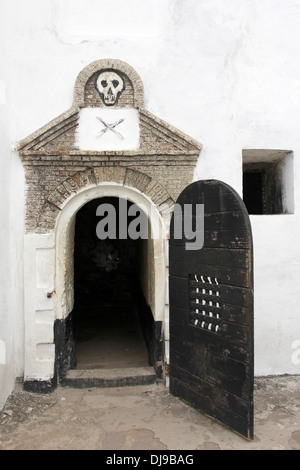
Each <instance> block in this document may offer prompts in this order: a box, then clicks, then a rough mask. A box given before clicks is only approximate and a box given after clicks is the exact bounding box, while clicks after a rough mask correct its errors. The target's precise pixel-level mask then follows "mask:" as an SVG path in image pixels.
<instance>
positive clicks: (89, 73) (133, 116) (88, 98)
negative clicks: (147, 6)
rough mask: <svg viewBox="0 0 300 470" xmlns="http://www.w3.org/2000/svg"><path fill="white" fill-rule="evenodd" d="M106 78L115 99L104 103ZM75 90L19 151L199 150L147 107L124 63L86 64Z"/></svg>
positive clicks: (136, 80) (139, 84) (135, 78)
mask: <svg viewBox="0 0 300 470" xmlns="http://www.w3.org/2000/svg"><path fill="white" fill-rule="evenodd" d="M110 82H111V83H114V84H115V85H116V88H115V89H114V90H113V91H114V92H115V98H113V101H110V102H108V100H111V98H110V96H111V95H108V94H107V96H106V95H105V90H107V88H108V87H109V86H111V87H112V88H113V86H114V85H112V84H111V85H110ZM104 85H105V86H106V88H105V90H104ZM74 90H75V91H74V100H73V106H72V107H71V108H70V109H69V110H68V111H66V112H65V113H63V114H62V115H60V116H58V117H57V118H55V119H54V120H52V121H51V122H49V123H48V124H46V125H45V126H43V127H42V128H41V129H39V130H37V131H36V132H34V133H33V134H31V135H30V136H28V137H27V138H26V139H24V140H22V141H21V142H20V143H19V145H18V150H19V152H20V154H25V155H28V154H42V155H43V154H49V155H51V154H61V153H64V154H70V153H73V152H75V153H77V152H78V153H86V152H88V153H89V152H93V153H102V152H105V153H106V154H108V153H110V152H112V153H114V152H116V151H117V152H122V153H126V154H128V153H133V154H137V153H138V154H139V153H141V154H144V155H147V154H155V153H157V154H173V155H174V154H175V155H176V154H190V153H192V154H199V152H200V151H201V148H202V145H201V144H200V143H198V142H196V141H195V140H194V139H192V138H191V137H189V136H187V135H186V134H184V133H183V132H181V131H180V130H178V129H176V128H175V127H173V126H171V125H170V124H167V123H166V122H165V121H163V120H162V119H160V118H158V117H156V116H155V115H153V114H152V113H150V112H149V111H147V110H146V108H145V106H144V95H143V84H142V81H141V79H140V77H139V76H138V74H137V73H136V72H135V71H134V70H133V69H132V68H131V67H130V66H129V65H128V64H126V63H124V62H121V61H116V60H103V61H97V62H94V63H92V64H90V66H88V67H86V68H85V69H84V70H83V71H82V72H81V73H80V74H79V76H78V78H77V81H76V84H75V89H74ZM103 90H104V91H103ZM101 126H102V127H101Z"/></svg>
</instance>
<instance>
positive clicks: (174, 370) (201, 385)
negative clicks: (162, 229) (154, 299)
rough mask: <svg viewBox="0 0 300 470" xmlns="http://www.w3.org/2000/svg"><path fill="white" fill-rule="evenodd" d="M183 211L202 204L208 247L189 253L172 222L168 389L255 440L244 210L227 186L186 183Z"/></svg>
mask: <svg viewBox="0 0 300 470" xmlns="http://www.w3.org/2000/svg"><path fill="white" fill-rule="evenodd" d="M177 204H178V206H180V207H181V208H182V210H183V209H184V207H185V205H192V208H193V215H192V219H194V220H195V218H196V205H197V204H202V205H204V237H203V242H204V243H203V247H202V248H201V249H198V250H189V249H188V248H189V245H188V244H189V243H190V240H189V237H187V236H185V233H184V231H183V236H182V237H180V238H179V237H177V238H176V236H175V235H176V233H175V232H176V230H175V228H176V216H175V213H174V215H173V218H172V222H171V229H170V246H169V270H170V391H171V392H172V393H173V394H175V395H178V396H179V397H181V398H183V399H184V400H185V401H187V402H188V403H190V404H192V405H193V406H195V407H196V408H198V409H199V410H202V411H203V412H205V413H207V414H208V415H209V416H211V417H213V418H215V419H217V420H219V421H220V422H222V423H224V424H225V425H227V426H229V427H230V428H232V429H234V430H235V431H237V432H239V433H241V434H242V435H244V436H246V437H247V438H249V439H252V438H253V274H252V235H251V227H250V222H249V217H248V213H247V210H246V208H245V206H244V203H243V202H242V200H241V198H240V197H239V196H238V194H237V193H236V192H235V191H234V190H233V189H232V188H231V187H230V186H228V185H227V184H225V183H222V182H219V181H214V180H209V181H198V182H195V183H192V184H191V185H189V186H188V187H187V188H186V189H185V190H184V191H183V192H182V193H181V195H180V196H179V198H178V200H177Z"/></svg>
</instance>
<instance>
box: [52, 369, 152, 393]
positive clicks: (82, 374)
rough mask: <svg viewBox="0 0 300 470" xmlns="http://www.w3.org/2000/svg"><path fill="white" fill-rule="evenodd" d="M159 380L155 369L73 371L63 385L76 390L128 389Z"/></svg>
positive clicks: (67, 375) (70, 371)
mask: <svg viewBox="0 0 300 470" xmlns="http://www.w3.org/2000/svg"><path fill="white" fill-rule="evenodd" d="M156 380H157V376H156V374H155V371H154V368H153V367H132V368H120V369H71V370H69V371H67V374H66V377H65V379H64V380H63V383H62V384H61V385H63V386H69V387H74V388H88V387H102V388H105V387H128V386H134V385H148V384H153V383H155V382H156Z"/></svg>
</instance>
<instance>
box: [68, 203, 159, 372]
mask: <svg viewBox="0 0 300 470" xmlns="http://www.w3.org/2000/svg"><path fill="white" fill-rule="evenodd" d="M126 202H127V206H129V205H130V204H131V203H130V202H129V201H126ZM101 204H110V205H112V206H113V207H114V208H115V213H116V221H118V220H119V198H101V199H95V200H93V201H91V202H89V203H88V204H86V205H85V206H84V207H82V208H81V209H80V211H79V212H78V213H77V216H76V225H75V248H74V295H75V299H74V300H75V302H74V310H73V313H72V324H73V337H74V346H75V348H74V349H75V368H76V369H83V370H87V369H116V368H117V369H119V368H135V367H149V364H150V365H154V364H153V362H154V360H155V359H154V358H153V357H152V355H151V336H152V331H151V330H152V328H153V323H154V322H153V320H150V321H149V318H150V317H152V314H151V312H149V307H148V306H147V303H146V301H145V299H144V296H143V293H142V290H141V287H140V282H139V272H140V269H141V265H142V259H141V257H142V255H141V253H143V251H144V250H143V243H145V242H146V240H141V239H137V240H133V239H130V238H127V239H120V238H119V237H118V233H119V232H118V227H117V237H116V238H113V239H111V238H110V239H109V238H107V239H105V240H100V239H99V238H98V236H97V234H96V226H97V223H98V222H99V217H97V215H96V210H97V208H98V207H99V205H101ZM149 325H150V331H149Z"/></svg>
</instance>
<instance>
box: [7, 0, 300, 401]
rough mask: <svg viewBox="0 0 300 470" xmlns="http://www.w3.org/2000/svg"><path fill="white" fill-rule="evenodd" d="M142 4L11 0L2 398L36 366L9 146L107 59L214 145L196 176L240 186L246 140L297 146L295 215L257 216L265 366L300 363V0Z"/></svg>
mask: <svg viewBox="0 0 300 470" xmlns="http://www.w3.org/2000/svg"><path fill="white" fill-rule="evenodd" d="M130 2H131V7H130V15H128V1H127V0H113V1H112V2H109V5H110V6H111V7H112V8H113V11H114V14H113V15H103V10H106V9H107V8H108V3H107V2H105V1H104V0H97V1H95V0H64V1H62V0H43V1H41V0H2V1H1V2H0V10H1V18H2V25H1V29H0V41H1V56H2V60H1V64H0V110H1V115H0V121H1V126H0V144H1V155H0V158H1V160H0V167H1V171H0V182H1V185H0V188H1V189H0V191H1V198H0V204H1V212H0V214H1V216H0V217H1V219H0V221H1V234H0V240H1V243H0V250H1V252H0V255H1V274H0V298H1V310H0V327H1V337H0V340H1V341H2V343H1V344H2V346H1V348H2V349H1V351H2V352H1V355H2V363H0V407H1V405H2V403H3V402H4V400H5V398H6V397H7V395H8V394H9V392H10V391H11V389H12V387H13V383H14V377H16V376H21V375H22V373H23V371H24V357H23V355H24V318H23V279H22V270H23V254H22V250H23V248H22V244H23V231H24V206H25V186H24V174H23V170H22V167H21V163H20V161H19V160H18V157H17V156H16V155H15V154H14V153H13V152H12V151H11V147H12V145H14V144H15V143H16V142H18V141H20V140H21V139H24V138H25V137H26V136H27V135H29V134H31V133H32V132H34V131H35V130H36V129H39V128H40V127H41V126H42V125H44V124H46V123H47V122H49V121H50V120H51V119H53V118H55V117H57V116H58V115H59V114H61V113H63V112H65V111H66V110H67V109H69V107H70V105H71V104H72V94H73V87H74V83H75V80H76V77H77V75H78V73H79V72H80V70H82V69H83V68H84V67H85V66H86V65H88V64H89V63H91V62H93V61H95V60H98V59H102V58H109V57H112V58H117V59H120V60H124V61H125V62H127V63H129V64H130V65H131V66H132V67H133V68H134V69H136V70H137V72H138V73H139V75H140V76H141V78H142V80H143V83H144V87H145V98H146V107H147V109H149V111H151V112H152V113H154V114H155V115H157V116H158V117H160V118H162V119H164V120H165V121H166V122H169V123H170V124H172V125H174V126H175V127H177V128H178V129H180V130H182V131H183V132H186V133H187V134H188V135H190V136H191V137H193V138H195V139H196V140H198V141H199V142H201V143H202V144H203V150H202V151H201V155H200V158H199V161H198V165H197V169H196V172H195V179H201V178H205V179H206V178H216V179H220V180H222V181H224V182H226V183H228V184H230V185H231V186H233V187H234V189H236V190H237V191H238V192H239V194H242V150H243V149H282V150H292V151H293V154H294V200H293V202H294V214H290V215H282V216H281V215H274V216H251V222H252V228H253V238H254V261H255V263H254V266H255V374H256V375H262V374H284V373H295V374H296V373H300V346H299V344H300V315H299V303H300V289H299V287H298V284H299V282H298V280H299V278H300V252H299V235H300V216H299V213H298V212H299V202H300V186H299V181H300V167H299V155H300V144H299V109H300V95H299V76H300V62H299V56H300V30H299V23H300V0H284V1H283V0H232V1H228V0H201V1H200V0H143V1H140V0H130ZM132 5H133V6H134V8H133V7H132ZM124 19H125V21H124ZM297 345H298V346H297ZM297 351H298V352H297Z"/></svg>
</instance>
